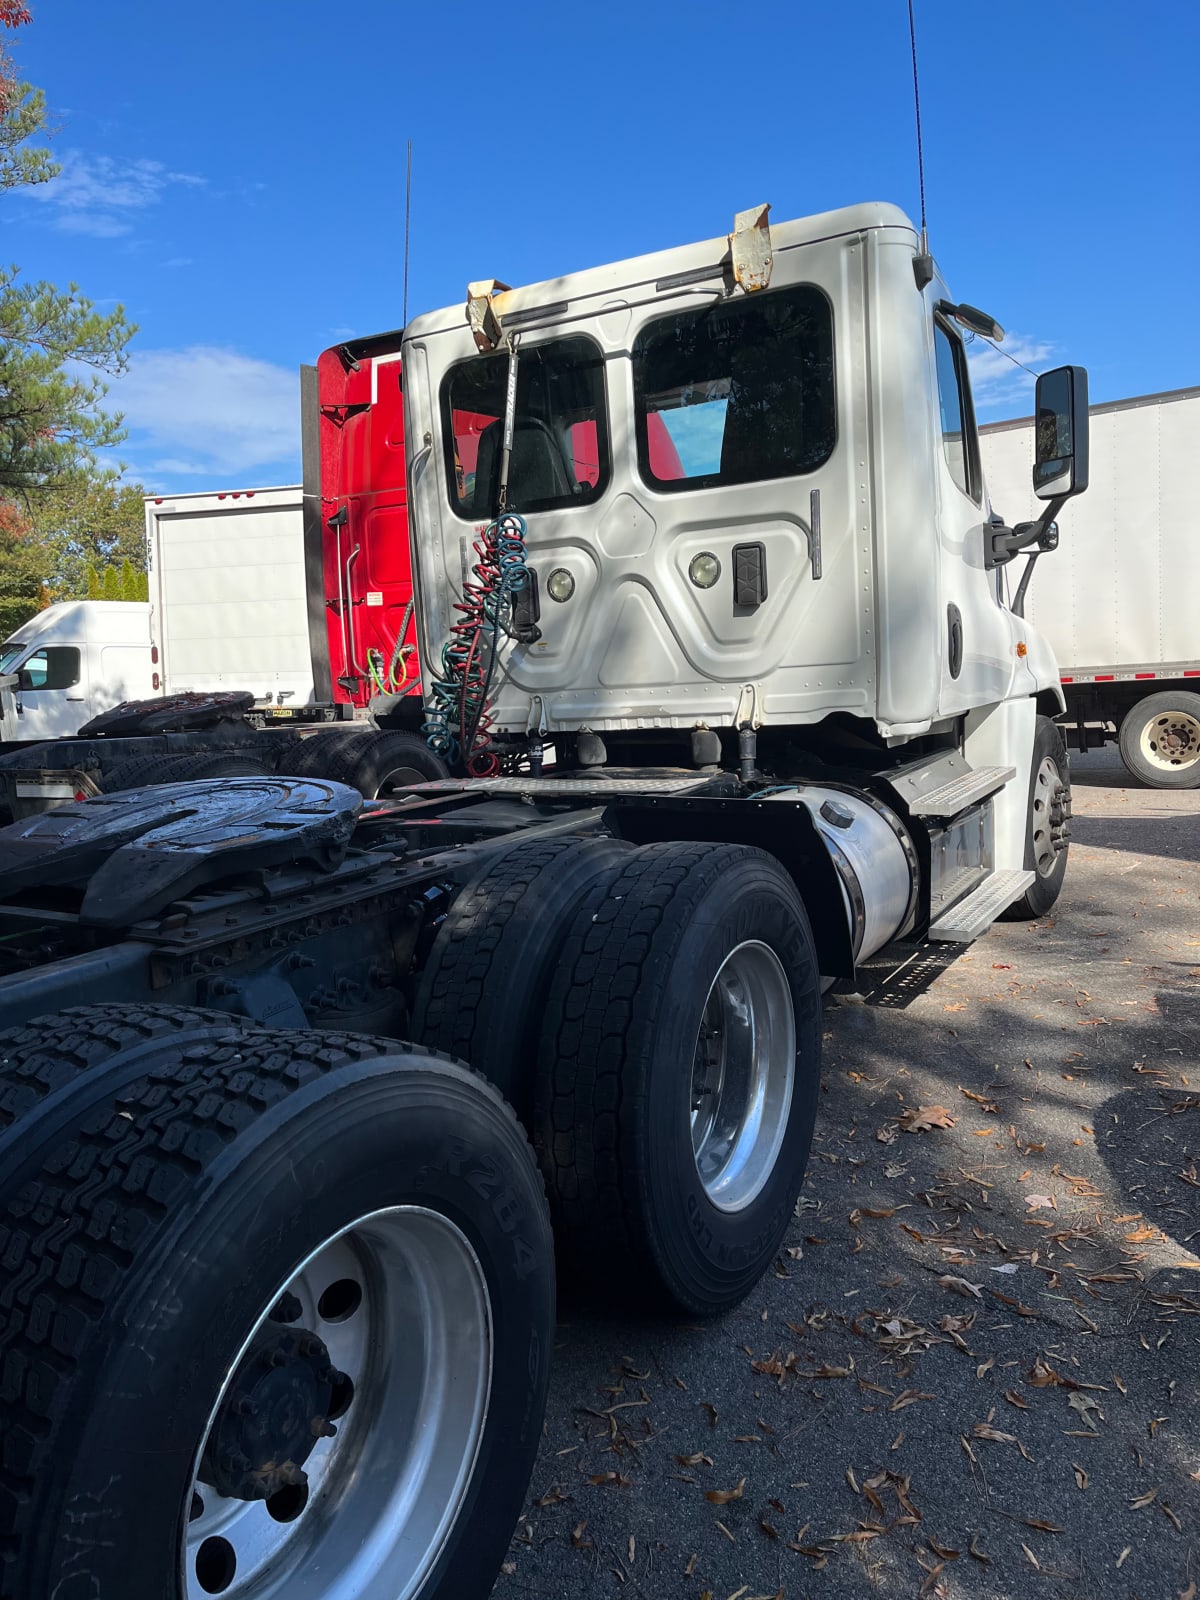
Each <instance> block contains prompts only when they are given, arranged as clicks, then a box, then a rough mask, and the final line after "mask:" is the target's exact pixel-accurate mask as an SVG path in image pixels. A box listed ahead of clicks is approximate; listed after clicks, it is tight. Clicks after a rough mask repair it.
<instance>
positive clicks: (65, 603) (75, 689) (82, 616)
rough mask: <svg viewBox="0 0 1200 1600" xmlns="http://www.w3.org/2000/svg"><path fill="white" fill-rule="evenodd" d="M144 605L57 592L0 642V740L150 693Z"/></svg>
mask: <svg viewBox="0 0 1200 1600" xmlns="http://www.w3.org/2000/svg"><path fill="white" fill-rule="evenodd" d="M151 649H152V647H151V642H150V607H149V606H148V605H147V604H146V603H145V602H144V601H136V600H61V601H58V602H57V603H56V604H54V605H50V606H47V607H46V609H45V610H44V611H39V612H38V613H37V615H36V616H33V617H30V619H29V621H28V622H24V623H22V624H21V626H20V627H19V628H17V629H16V631H15V632H14V633H12V634H11V635H10V636H9V637H8V638H7V639H6V640H5V641H4V643H3V644H2V645H0V746H6V747H7V746H12V745H27V744H36V743H40V742H41V741H43V740H46V739H62V738H67V737H69V736H70V735H71V734H73V733H77V732H78V731H79V729H80V728H82V727H83V725H84V723H86V722H90V721H91V719H92V718H93V717H98V716H100V715H102V714H103V713H104V712H105V711H109V710H111V709H112V707H114V706H116V705H119V704H120V703H121V702H122V701H124V700H140V699H142V698H143V697H144V696H146V695H149V694H152V693H154V692H155V691H156V690H157V688H158V685H157V684H156V683H155V682H154V672H153V663H152V661H151Z"/></svg>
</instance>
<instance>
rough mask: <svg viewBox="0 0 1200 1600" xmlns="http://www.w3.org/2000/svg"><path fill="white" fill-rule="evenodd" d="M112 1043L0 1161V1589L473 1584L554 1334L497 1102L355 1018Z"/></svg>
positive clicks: (526, 1163) (512, 1496)
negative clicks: (120, 1050) (73, 1102)
mask: <svg viewBox="0 0 1200 1600" xmlns="http://www.w3.org/2000/svg"><path fill="white" fill-rule="evenodd" d="M119 1073H120V1059H119V1058H117V1059H115V1060H113V1061H112V1062H111V1063H110V1064H109V1065H108V1066H106V1067H99V1068H97V1069H96V1071H95V1073H94V1074H91V1075H86V1076H85V1078H82V1079H81V1080H80V1087H81V1089H82V1087H83V1085H84V1083H85V1082H87V1081H88V1079H89V1078H90V1080H91V1089H90V1092H89V1093H88V1094H84V1095H83V1096H82V1098H81V1101H80V1106H79V1111H78V1114H77V1115H76V1116H75V1117H74V1119H73V1120H71V1121H70V1123H69V1125H67V1124H62V1123H61V1120H60V1122H59V1123H58V1124H56V1126H55V1129H54V1131H53V1136H52V1137H48V1138H45V1139H43V1138H40V1137H39V1129H40V1127H41V1118H40V1117H39V1114H38V1113H37V1112H34V1113H33V1114H32V1115H31V1116H30V1117H29V1119H28V1124H27V1139H28V1141H29V1144H30V1145H31V1146H32V1147H33V1148H34V1150H35V1153H36V1166H35V1167H34V1169H33V1170H32V1171H31V1172H30V1171H26V1172H25V1173H24V1174H23V1175H22V1177H21V1179H20V1181H19V1183H14V1182H8V1181H0V1237H2V1238H3V1241H4V1252H5V1255H4V1259H5V1268H6V1270H5V1274H4V1276H3V1278H2V1279H0V1371H3V1372H4V1374H5V1377H6V1380H7V1381H6V1382H5V1383H4V1384H2V1385H0V1436H2V1437H3V1439H4V1451H3V1456H2V1458H0V1594H3V1595H5V1596H10V1595H11V1596H17V1595H23V1596H25V1595H28V1596H50V1595H60V1596H66V1595H67V1594H68V1593H74V1592H76V1591H77V1590H78V1588H79V1583H78V1580H79V1579H80V1578H81V1577H82V1579H83V1590H81V1591H79V1592H80V1593H83V1592H86V1593H87V1594H88V1595H95V1596H98V1597H103V1600H118V1597H122V1596H144V1597H150V1596H153V1597H154V1600H186V1597H189V1596H199V1595H205V1594H224V1593H226V1592H229V1593H231V1594H233V1593H236V1594H243V1593H248V1592H249V1591H250V1590H251V1589H253V1592H254V1594H255V1596H256V1597H257V1600H286V1597H288V1596H291V1595H293V1594H295V1593H296V1591H297V1587H298V1586H299V1587H302V1588H303V1591H304V1593H305V1595H306V1596H309V1597H310V1600H338V1597H340V1596H343V1595H346V1594H349V1593H350V1592H353V1593H354V1594H356V1595H361V1596H363V1597H364V1600H366V1597H368V1596H370V1597H371V1600H391V1597H393V1596H397V1595H401V1594H402V1595H404V1596H406V1597H409V1600H485V1597H486V1596H487V1595H488V1593H489V1592H490V1590H491V1587H492V1583H493V1581H494V1579H495V1576H496V1573H497V1570H498V1568H499V1565H500V1561H501V1560H502V1558H503V1555H504V1552H505V1550H506V1549H507V1546H508V1541H509V1538H510V1536H511V1533H512V1528H513V1524H514V1523H515V1521H516V1517H517V1513H518V1511H519V1510H520V1506H521V1502H522V1500H523V1498H524V1494H525V1489H526V1485H527V1483H528V1479H529V1473H530V1470H531V1468H532V1465H533V1460H534V1457H535V1454H536V1451H537V1445H538V1440H539V1436H540V1433H541V1425H542V1412H543V1409H544V1403H545V1393H546V1380H547V1375H548V1364H549V1357H550V1351H551V1348H552V1341H553V1336H554V1272H553V1258H552V1251H551V1239H550V1231H549V1223H548V1218H547V1214H546V1207H545V1199H544V1196H543V1194H542V1189H541V1183H540V1180H539V1178H538V1174H537V1169H536V1166H535V1164H534V1161H533V1157H532V1153H531V1151H530V1149H529V1145H528V1142H527V1140H526V1138H525V1136H524V1134H523V1133H522V1131H521V1129H520V1127H519V1125H518V1123H517V1122H516V1119H515V1118H514V1117H513V1115H512V1113H511V1111H510V1110H509V1109H508V1108H507V1107H506V1106H505V1105H504V1104H503V1102H502V1101H501V1099H500V1097H499V1095H498V1094H496V1092H495V1091H494V1090H493V1089H491V1088H489V1087H488V1086H487V1085H486V1084H485V1083H483V1082H482V1081H481V1080H480V1079H479V1078H477V1077H476V1076H475V1075H474V1074H472V1073H470V1072H469V1071H468V1070H467V1069H466V1068H465V1067H462V1066H459V1065H457V1064H456V1063H453V1062H449V1061H445V1060H442V1059H439V1058H437V1057H434V1056H431V1055H429V1054H428V1053H427V1052H424V1051H421V1050H418V1049H414V1048H412V1047H410V1046H405V1045H394V1044H390V1043H388V1042H386V1041H383V1040H376V1039H368V1038H364V1037H361V1036H350V1035H340V1036H339V1035H330V1034H320V1035H317V1034H311V1033H305V1032H301V1033H296V1034H290V1035H288V1034H281V1033H278V1032H273V1031H269V1030H249V1031H245V1032H241V1033H239V1032H235V1031H232V1030H230V1031H228V1032H227V1033H226V1034H225V1035H224V1036H217V1037H210V1038H208V1039H204V1040H195V1039H193V1040H192V1041H190V1042H189V1041H186V1040H184V1041H181V1043H180V1045H179V1046H177V1047H175V1048H174V1049H172V1047H171V1046H170V1044H169V1043H164V1044H163V1046H162V1048H161V1049H160V1051H159V1052H158V1055H157V1057H156V1059H155V1060H153V1061H149V1060H144V1061H143V1062H142V1063H141V1070H140V1071H138V1072H136V1073H135V1074H133V1075H132V1076H131V1075H130V1074H129V1073H125V1074H124V1075H123V1076H121V1077H120V1081H119V1086H117V1082H118V1075H119ZM107 1074H112V1075H113V1084H114V1087H113V1089H112V1091H111V1092H109V1093H108V1094H107V1095H105V1094H102V1093H101V1094H98V1093H97V1083H96V1080H97V1078H103V1077H105V1076H106V1075H107ZM52 1098H55V1097H53V1096H52ZM60 1110H61V1108H60ZM310 1494H311V1497H312V1500H313V1511H314V1513H315V1514H313V1515H309V1516H304V1515H301V1513H302V1512H303V1511H304V1509H305V1505H306V1503H307V1501H308V1499H309V1496H310ZM80 1507H86V1508H87V1512H86V1516H85V1518H84V1520H83V1521H82V1522H81V1521H80V1519H79V1508H80Z"/></svg>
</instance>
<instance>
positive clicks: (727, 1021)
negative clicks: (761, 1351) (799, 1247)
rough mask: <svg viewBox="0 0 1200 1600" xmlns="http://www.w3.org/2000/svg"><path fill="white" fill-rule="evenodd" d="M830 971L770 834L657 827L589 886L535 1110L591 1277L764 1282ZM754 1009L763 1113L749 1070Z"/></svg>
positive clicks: (663, 1297) (660, 1294)
mask: <svg viewBox="0 0 1200 1600" xmlns="http://www.w3.org/2000/svg"><path fill="white" fill-rule="evenodd" d="M718 980H720V981H718ZM818 987H819V980H818V972H817V960H816V953H815V950H814V946H813V939H812V933H811V930H810V928H809V924H808V918H807V916H806V915H805V911H804V907H803V905H802V904H801V902H800V897H799V895H798V894H797V892H796V889H795V886H794V884H793V883H792V880H791V878H790V877H789V875H788V874H787V872H786V871H785V870H784V868H783V867H782V866H781V865H780V863H779V862H778V861H777V860H776V859H775V858H774V857H772V856H770V855H768V854H767V853H766V852H765V851H762V850H757V849H751V848H748V847H745V846H741V845H727V844H679V843H670V844H655V845H648V846H646V847H644V848H642V849H640V850H637V851H636V852H634V853H633V854H632V855H631V856H630V857H629V859H628V860H627V862H626V863H625V864H624V865H623V867H622V868H621V869H620V870H619V871H617V872H616V873H614V874H612V875H610V876H609V877H608V878H607V879H606V880H604V881H603V882H602V883H600V884H598V885H597V886H596V887H595V888H594V889H593V890H592V891H591V892H590V893H589V894H588V895H587V896H585V897H584V899H583V901H582V902H581V903H580V906H579V908H578V910H577V911H576V913H575V916H574V918H573V919H572V921H571V922H570V923H568V924H567V926H566V928H565V930H564V937H563V939H562V954H561V957H560V959H559V964H558V967H557V970H556V973H555V976H554V980H553V982H552V983H551V985H550V991H549V994H548V996H547V1000H546V1021H545V1027H544V1030H543V1034H542V1042H541V1051H540V1057H539V1062H538V1076H537V1093H536V1104H535V1112H534V1121H533V1127H534V1142H535V1145H536V1146H537V1149H538V1155H539V1159H540V1160H541V1163H542V1170H543V1173H544V1174H545V1176H546V1182H547V1188H548V1191H549V1194H550V1202H551V1211H552V1215H553V1216H554V1219H555V1226H556V1232H557V1239H558V1245H559V1254H560V1260H561V1261H563V1262H564V1264H565V1265H566V1266H567V1267H568V1270H569V1271H570V1272H571V1274H572V1275H573V1276H574V1277H575V1278H576V1279H577V1280H582V1282H583V1283H584V1284H585V1285H588V1284H590V1285H591V1286H592V1287H594V1288H596V1289H598V1290H600V1291H602V1292H604V1293H607V1294H610V1293H617V1294H620V1293H621V1292H622V1291H623V1290H624V1291H626V1292H632V1293H633V1294H634V1295H635V1296H637V1297H638V1298H640V1299H642V1300H645V1299H650V1300H657V1301H659V1302H666V1303H668V1304H670V1305H672V1306H674V1307H676V1308H679V1309H682V1310H684V1311H685V1312H688V1313H691V1314H693V1315H699V1316H712V1315H716V1314H717V1313H719V1312H722V1311H726V1310H728V1309H729V1308H731V1307H732V1306H734V1305H736V1304H737V1303H738V1302H739V1301H741V1300H742V1299H743V1298H744V1297H745V1296H746V1295H747V1294H748V1293H749V1292H750V1290H751V1289H752V1288H753V1286H754V1284H755V1283H756V1282H757V1281H758V1279H759V1277H760V1276H761V1275H762V1273H763V1272H764V1271H765V1270H766V1268H767V1267H768V1266H769V1265H770V1263H771V1261H772V1260H773V1258H774V1256H775V1253H776V1252H777V1250H778V1249H779V1247H780V1245H781V1243H782V1241H783V1237H784V1234H785V1232H786V1230H787V1227H788V1224H789V1222H790V1221H791V1218H792V1214H793V1211H794V1208H795V1204H796V1198H797V1195H798V1194H799V1191H800V1185H801V1183H802V1181H803V1178H804V1168H805V1163H806V1161H807V1159H808V1150H809V1145H810V1143H811V1140H812V1133H813V1123H814V1120H815V1116H816V1106H817V1093H818V1088H819V1082H820V1055H821V1029H820V1008H819V994H818ZM739 1018H751V1019H752V1021H753V1027H750V1028H747V1027H745V1026H743V1025H742V1023H741V1021H739ZM755 1029H757V1034H756V1037H757V1043H758V1046H759V1047H760V1049H761V1052H762V1054H761V1056H760V1059H761V1060H763V1061H765V1062H766V1063H767V1065H766V1066H765V1067H764V1068H763V1069H762V1072H761V1074H760V1077H759V1078H758V1079H757V1080H754V1081H757V1082H758V1083H759V1087H760V1088H761V1089H762V1104H761V1109H762V1113H763V1114H762V1117H761V1119H760V1120H759V1122H758V1123H755V1121H754V1115H753V1109H752V1105H751V1099H752V1097H750V1096H746V1095H741V1093H740V1088H739V1086H741V1088H742V1089H744V1088H745V1087H746V1085H747V1083H749V1082H750V1081H752V1080H751V1076H750V1069H749V1067H748V1063H749V1062H751V1061H752V1060H754V1059H755V1056H754V1039H753V1038H752V1035H754V1033H755ZM755 1070H757V1069H755ZM784 1090H786V1098H785V1095H784V1093H783V1092H782V1091H784Z"/></svg>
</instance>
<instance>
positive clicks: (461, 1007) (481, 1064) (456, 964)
mask: <svg viewBox="0 0 1200 1600" xmlns="http://www.w3.org/2000/svg"><path fill="white" fill-rule="evenodd" d="M631 848H632V847H631V846H630V845H628V844H624V843H622V842H621V841H619V840H616V839H546V840H544V841H540V842H537V843H535V842H534V841H532V840H531V841H530V842H529V843H528V844H520V845H517V846H516V847H515V848H514V849H512V850H506V851H505V852H504V854H503V855H502V856H500V857H499V859H497V860H495V861H493V862H491V863H490V864H489V865H488V866H487V867H485V868H484V870H483V871H482V872H481V873H480V874H479V876H478V877H477V878H475V879H474V880H473V881H472V882H470V883H468V884H467V885H466V887H465V888H463V889H462V890H460V892H459V894H458V896H457V898H456V899H455V901H454V903H453V904H452V905H451V907H450V909H449V911H448V912H447V913H446V916H445V919H444V921H443V922H442V925H441V927H440V928H439V929H438V933H437V937H436V939H435V940H434V942H433V948H432V949H431V950H430V952H429V959H428V961H426V963H425V967H424V970H423V971H422V973H421V979H420V983H419V985H418V988H417V994H416V999H415V1002H414V1006H413V1021H412V1032H413V1035H414V1036H415V1037H416V1038H418V1039H419V1040H420V1041H421V1043H422V1044H424V1045H427V1046H429V1048H430V1049H433V1050H444V1051H445V1052H446V1053H447V1055H453V1056H457V1057H459V1058H460V1059H461V1060H463V1061H469V1062H470V1063H471V1065H472V1066H473V1067H474V1068H475V1069H476V1071H478V1072H482V1073H483V1075H484V1076H485V1077H486V1078H487V1079H488V1080H489V1081H490V1082H491V1083H494V1084H495V1085H496V1087H497V1088H498V1089H499V1090H500V1092H501V1094H503V1095H504V1096H505V1098H506V1099H507V1100H508V1101H509V1102H510V1104H512V1105H513V1106H514V1107H515V1108H516V1111H517V1115H518V1116H519V1117H520V1118H521V1119H522V1121H525V1122H528V1120H529V1115H530V1113H531V1111H532V1108H533V1078H534V1063H535V1062H536V1059H537V1050H538V1037H539V1035H540V1033H541V1028H542V1021H543V1011H544V1002H545V995H546V987H547V985H548V983H549V981H550V972H551V969H552V967H553V965H554V962H555V961H556V959H557V958H558V955H559V953H560V951H561V949H562V940H563V934H564V931H565V928H566V926H567V920H568V918H569V917H570V915H571V913H572V912H573V911H574V909H575V907H576V906H577V905H578V903H579V901H580V899H581V898H582V897H583V895H584V894H585V893H586V891H587V890H588V889H589V888H590V887H592V886H593V885H594V884H595V883H596V882H598V881H599V880H601V879H602V878H606V877H611V876H612V874H613V873H614V872H615V871H616V870H617V867H618V866H619V865H620V863H621V862H622V861H624V860H625V859H626V858H627V857H628V855H629V852H630V850H631Z"/></svg>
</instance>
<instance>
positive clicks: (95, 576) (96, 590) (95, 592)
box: [84, 561, 103, 600]
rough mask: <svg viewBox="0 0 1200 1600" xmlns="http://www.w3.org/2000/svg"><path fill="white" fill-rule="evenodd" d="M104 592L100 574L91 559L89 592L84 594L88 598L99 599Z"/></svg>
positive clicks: (88, 581) (88, 572)
mask: <svg viewBox="0 0 1200 1600" xmlns="http://www.w3.org/2000/svg"><path fill="white" fill-rule="evenodd" d="M102 592H103V591H102V589H101V586H100V574H99V573H98V572H97V571H96V569H95V567H94V566H93V565H92V563H91V562H90V561H89V562H88V567H87V594H86V595H85V596H84V598H85V599H86V600H99V598H100V595H101V593H102Z"/></svg>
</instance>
